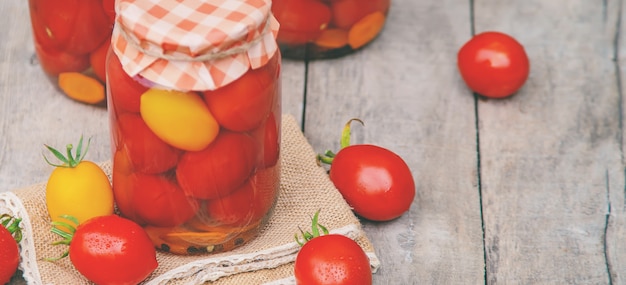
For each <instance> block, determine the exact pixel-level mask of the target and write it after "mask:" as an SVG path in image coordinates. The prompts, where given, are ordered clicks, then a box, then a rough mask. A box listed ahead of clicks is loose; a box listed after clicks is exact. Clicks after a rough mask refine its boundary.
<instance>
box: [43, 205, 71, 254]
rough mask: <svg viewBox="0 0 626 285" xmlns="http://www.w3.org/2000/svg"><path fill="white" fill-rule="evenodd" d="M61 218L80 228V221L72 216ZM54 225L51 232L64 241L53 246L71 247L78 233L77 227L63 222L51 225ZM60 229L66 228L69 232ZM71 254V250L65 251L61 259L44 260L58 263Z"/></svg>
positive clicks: (54, 243) (59, 241)
mask: <svg viewBox="0 0 626 285" xmlns="http://www.w3.org/2000/svg"><path fill="white" fill-rule="evenodd" d="M60 217H61V218H64V219H67V220H69V221H71V222H72V223H74V224H76V226H78V224H79V223H78V219H76V218H75V217H73V216H70V215H61V216H60ZM50 224H51V225H52V228H51V229H50V231H51V232H52V233H54V234H56V235H58V236H60V237H61V238H62V239H61V240H58V241H55V242H52V245H59V244H63V245H68V246H69V245H70V244H71V243H72V238H73V237H74V233H76V227H75V226H72V225H70V224H69V223H66V222H62V221H53V222H52V223H50ZM59 227H62V228H66V229H67V230H68V231H69V232H66V231H64V230H62V229H60V228H59ZM69 254H70V251H69V249H68V250H66V251H64V252H63V254H62V255H61V256H59V257H51V258H43V260H45V261H57V260H60V259H63V258H65V257H67V256H68V255H69Z"/></svg>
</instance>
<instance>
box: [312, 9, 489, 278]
mask: <svg viewBox="0 0 626 285" xmlns="http://www.w3.org/2000/svg"><path fill="white" fill-rule="evenodd" d="M468 4H469V2H468V1H455V0H445V1H440V0H424V1H414V0H394V1H392V8H391V11H390V14H389V17H388V22H387V24H386V27H385V29H384V31H383V34H382V35H381V36H380V37H379V38H378V39H377V40H376V41H375V42H374V43H373V44H371V45H369V46H367V47H366V48H365V49H364V50H362V51H359V52H358V53H356V54H353V55H350V56H347V57H344V58H341V59H337V60H325V61H315V62H313V63H311V64H310V68H309V73H308V74H309V78H308V81H309V84H308V93H307V101H306V102H307V106H306V114H305V115H306V119H305V134H306V136H307V137H308V139H309V140H310V142H311V143H312V145H313V146H314V148H315V149H316V150H317V151H318V152H323V151H324V150H326V149H334V150H337V149H338V147H339V143H338V141H339V135H340V132H341V128H342V127H343V125H344V124H345V123H346V122H347V120H348V119H350V118H353V117H358V118H361V119H362V120H363V121H364V122H365V126H364V127H360V126H359V125H358V124H354V125H353V127H354V128H353V136H354V137H353V143H371V144H377V145H380V146H383V147H386V148H388V149H391V150H393V151H395V152H396V153H398V154H399V155H400V156H401V157H403V158H404V159H405V160H406V161H407V163H408V164H409V166H410V167H411V169H412V172H413V175H414V177H415V180H416V184H417V195H416V198H415V200H414V202H413V205H412V208H411V210H410V211H409V212H408V213H405V215H403V216H402V217H400V218H399V219H397V220H394V221H390V222H386V223H373V222H367V221H364V227H365V230H366V231H367V234H368V236H369V237H370V238H371V239H372V240H373V243H374V247H375V248H376V252H377V254H378V256H379V258H380V259H381V262H382V267H381V269H380V271H379V272H378V273H377V274H375V275H374V279H375V280H374V284H481V283H483V279H484V278H483V276H484V260H483V247H482V230H481V218H480V203H479V196H478V188H477V180H476V177H477V176H476V174H477V163H476V158H477V156H476V135H475V133H476V132H475V127H474V126H475V121H474V99H473V97H472V95H471V93H469V92H467V90H466V89H465V88H464V86H463V84H462V83H461V82H460V79H459V78H460V77H459V75H458V73H457V71H456V52H457V47H459V46H460V45H461V44H462V43H463V42H464V41H465V40H466V39H467V38H468V36H469V35H470V28H469V27H470V25H469V23H470V19H469V16H470V14H469V6H468Z"/></svg>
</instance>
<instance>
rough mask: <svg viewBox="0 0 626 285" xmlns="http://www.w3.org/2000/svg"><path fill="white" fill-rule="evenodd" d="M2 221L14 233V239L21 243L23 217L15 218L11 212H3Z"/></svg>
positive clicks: (0, 217)
mask: <svg viewBox="0 0 626 285" xmlns="http://www.w3.org/2000/svg"><path fill="white" fill-rule="evenodd" d="M0 221H2V222H1V223H0V224H2V226H4V227H5V228H6V229H7V230H8V231H9V233H11V235H13V239H15V241H16V242H18V243H19V242H20V241H22V228H20V222H21V221H22V219H21V218H15V217H13V216H11V215H9V214H2V215H1V216H0Z"/></svg>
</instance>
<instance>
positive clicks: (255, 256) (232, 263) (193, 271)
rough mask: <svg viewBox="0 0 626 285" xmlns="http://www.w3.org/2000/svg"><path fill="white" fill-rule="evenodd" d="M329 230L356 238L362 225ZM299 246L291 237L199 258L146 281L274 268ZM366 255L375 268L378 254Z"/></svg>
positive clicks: (293, 256)
mask: <svg viewBox="0 0 626 285" xmlns="http://www.w3.org/2000/svg"><path fill="white" fill-rule="evenodd" d="M330 232H331V233H335V234H342V235H345V236H347V237H350V238H352V239H355V238H357V237H358V236H359V235H360V234H361V229H360V227H359V226H358V225H354V224H352V225H347V226H344V227H342V228H337V229H334V230H331V231H330ZM299 249H300V245H298V243H296V242H295V241H294V242H292V243H288V244H284V245H281V246H277V247H273V248H269V249H266V250H263V251H259V252H254V253H249V254H238V255H232V256H227V257H220V258H207V259H203V260H198V261H195V262H191V263H188V264H186V265H183V266H180V267H178V268H175V269H172V270H170V271H168V272H165V273H163V274H162V275H160V276H158V277H156V278H155V279H153V280H151V281H150V282H148V283H146V284H147V285H157V284H158V285H161V284H166V283H168V282H169V281H171V280H173V279H178V278H185V277H191V276H193V282H194V284H202V283H204V282H207V281H216V280H217V279H219V278H221V277H225V276H229V275H233V274H238V273H242V272H251V271H255V270H260V269H270V268H276V267H278V266H280V265H284V264H287V263H290V262H293V261H295V259H296V255H297V253H298V250H299ZM368 257H369V258H370V266H371V267H372V272H376V271H377V270H378V268H379V267H380V260H378V257H376V255H375V254H369V253H368ZM275 282H290V281H289V278H287V279H282V280H278V281H275ZM275 282H272V283H271V284H274V285H277V284H292V283H275Z"/></svg>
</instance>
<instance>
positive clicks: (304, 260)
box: [294, 211, 372, 285]
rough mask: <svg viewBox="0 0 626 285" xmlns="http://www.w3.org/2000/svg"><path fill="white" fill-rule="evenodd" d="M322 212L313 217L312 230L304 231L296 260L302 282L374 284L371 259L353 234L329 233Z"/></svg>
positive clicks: (313, 284)
mask: <svg viewBox="0 0 626 285" xmlns="http://www.w3.org/2000/svg"><path fill="white" fill-rule="evenodd" d="M318 218H319V211H318V212H316V213H315V216H313V218H312V231H311V232H304V231H302V230H300V232H301V234H302V237H303V239H304V240H303V241H300V238H299V237H298V235H296V241H297V242H298V244H300V245H301V246H302V248H300V251H299V252H298V254H297V256H296V261H295V263H294V277H295V279H296V284H298V285H305V284H306V285H317V284H320V285H321V284H336V285H348V284H359V285H368V284H372V271H371V268H370V262H369V258H368V257H367V254H365V251H363V249H362V248H361V246H360V245H359V244H358V243H356V242H355V241H354V240H352V239H351V238H349V237H346V236H344V235H340V234H329V232H328V229H326V228H325V227H324V226H322V225H320V224H318Z"/></svg>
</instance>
